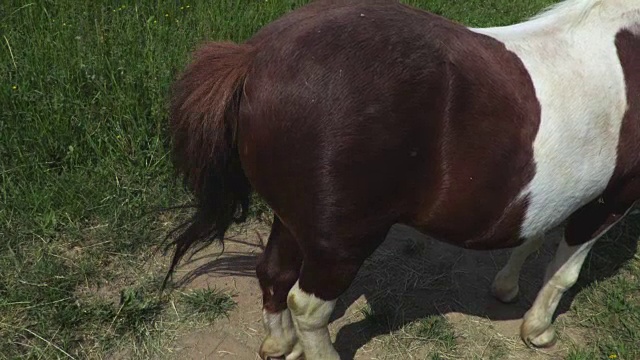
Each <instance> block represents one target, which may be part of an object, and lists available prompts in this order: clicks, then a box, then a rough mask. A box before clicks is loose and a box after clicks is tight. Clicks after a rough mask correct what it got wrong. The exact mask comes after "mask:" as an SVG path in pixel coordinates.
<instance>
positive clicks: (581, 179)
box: [471, 0, 640, 238]
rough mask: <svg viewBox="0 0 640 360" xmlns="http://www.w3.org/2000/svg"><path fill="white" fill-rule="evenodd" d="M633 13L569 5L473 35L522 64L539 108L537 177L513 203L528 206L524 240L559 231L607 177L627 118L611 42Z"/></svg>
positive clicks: (628, 7) (612, 1) (613, 6)
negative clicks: (498, 46) (501, 48)
mask: <svg viewBox="0 0 640 360" xmlns="http://www.w3.org/2000/svg"><path fill="white" fill-rule="evenodd" d="M639 9H640V2H637V1H622V0H606V1H604V0H569V1H565V2H564V3H561V4H560V5H558V6H557V7H556V8H555V9H552V10H550V11H549V12H547V13H545V14H543V15H541V16H538V17H536V18H535V19H533V20H531V21H528V22H524V23H521V24H517V25H513V26H505V27H495V28H484V29H481V28H472V29H471V30H472V31H475V32H477V33H481V34H485V35H488V36H491V37H493V38H495V39H497V40H498V41H501V42H502V43H504V44H505V46H506V48H507V49H508V50H510V51H512V52H513V53H515V54H516V55H517V56H518V57H519V58H520V60H521V61H522V62H523V64H524V66H525V68H526V69H527V70H528V72H529V75H530V76H531V79H532V81H533V86H534V88H535V92H536V95H537V97H538V100H539V102H540V106H541V119H540V127H539V130H538V134H537V136H536V138H535V141H534V144H533V150H534V162H535V165H536V173H535V176H534V178H533V179H532V180H531V182H530V183H529V184H528V185H527V186H526V187H525V188H524V189H523V191H522V192H521V193H520V196H519V198H522V197H525V196H528V198H529V207H528V209H527V212H526V215H525V219H524V222H523V224H522V227H521V235H522V237H524V238H532V237H534V236H537V235H539V234H543V233H545V232H546V231H548V230H549V229H551V228H553V227H555V226H556V225H558V224H559V223H560V222H562V221H563V220H564V219H566V218H567V217H568V216H569V215H570V214H571V213H573V212H574V211H576V210H577V209H578V208H580V207H581V206H583V205H585V204H586V203H588V202H589V201H591V200H593V199H594V198H596V197H597V196H598V195H600V194H601V193H602V191H603V190H604V189H605V187H606V186H607V184H608V182H609V180H610V178H611V176H612V175H613V172H614V169H615V166H616V157H617V147H618V141H619V136H620V129H621V126H622V120H623V117H624V114H625V112H626V110H627V96H626V88H625V81H624V74H623V70H622V66H621V64H620V60H619V58H618V55H617V49H616V46H615V37H616V34H617V33H618V32H619V31H620V30H621V29H622V28H625V27H630V26H634V25H633V24H637V23H638V22H640V16H638V19H635V18H634V17H633V16H630V14H633V13H634V12H637V11H638V10H639ZM616 11H617V13H618V16H614V14H616Z"/></svg>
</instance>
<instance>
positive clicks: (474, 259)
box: [332, 215, 640, 359]
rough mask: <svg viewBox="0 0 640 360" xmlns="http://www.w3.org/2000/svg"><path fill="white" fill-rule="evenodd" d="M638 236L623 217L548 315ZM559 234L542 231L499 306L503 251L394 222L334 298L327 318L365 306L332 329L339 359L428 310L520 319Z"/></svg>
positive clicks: (600, 275)
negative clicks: (514, 287) (495, 292)
mask: <svg viewBox="0 0 640 360" xmlns="http://www.w3.org/2000/svg"><path fill="white" fill-rule="evenodd" d="M639 237H640V221H638V217H637V216H636V215H631V216H628V217H627V218H626V219H625V220H623V221H622V222H621V223H620V224H618V225H617V226H616V227H614V228H613V229H611V230H610V231H609V233H608V234H607V235H606V236H605V237H603V238H602V239H600V240H599V241H598V242H597V243H596V245H595V246H594V248H593V250H592V251H591V253H590V255H589V257H588V258H587V260H586V261H585V264H584V266H583V268H582V271H581V274H580V278H579V280H578V283H577V284H576V285H574V286H573V287H572V288H571V289H570V290H569V291H567V292H566V293H565V295H564V296H563V298H562V301H561V302H560V305H559V306H558V310H557V311H556V317H557V316H558V315H560V314H563V313H565V312H566V311H567V310H569V309H570V307H571V304H572V303H573V300H574V298H575V296H576V295H577V294H578V293H579V292H580V291H581V290H582V289H584V288H585V287H587V286H589V285H590V284H591V283H593V282H594V281H601V280H604V279H607V278H609V277H612V276H614V275H616V274H617V273H618V271H619V269H620V267H621V266H622V265H624V263H625V262H626V261H628V260H630V259H632V258H633V257H634V255H635V253H636V249H637V239H638V238H639ZM560 239H561V229H558V230H556V231H555V232H553V233H551V234H549V236H548V239H547V242H546V243H545V245H544V246H543V248H542V249H541V250H540V251H539V252H538V253H535V254H533V255H531V257H530V258H529V260H528V261H527V263H526V264H525V266H524V267H523V270H522V273H521V278H520V294H519V298H518V300H517V301H516V302H515V303H513V304H503V303H501V302H499V301H498V300H496V299H495V298H493V297H492V296H491V294H490V285H491V281H492V280H493V277H494V276H495V274H496V273H497V271H498V270H499V269H500V267H501V266H502V265H504V264H505V263H506V260H507V258H508V256H509V253H510V251H509V250H500V251H490V252H487V251H484V252H482V251H470V250H464V249H460V248H457V247H454V246H451V245H447V244H444V243H442V242H437V241H435V240H432V239H430V238H426V237H424V236H423V235H421V234H419V233H418V232H417V231H415V230H413V229H411V228H409V227H405V226H401V225H397V226H395V227H394V228H393V229H392V230H391V231H390V233H389V235H388V236H387V239H386V240H385V242H384V243H383V244H382V245H381V246H380V248H379V249H378V250H377V251H376V252H375V253H374V254H373V255H372V256H371V258H370V259H369V260H368V261H367V262H366V263H365V265H364V266H363V268H362V269H361V270H360V272H359V274H358V276H357V278H356V280H355V281H354V282H353V284H352V286H351V287H350V288H349V290H348V291H347V292H346V293H345V294H343V295H342V296H341V297H340V299H339V301H338V303H337V306H336V310H335V311H334V314H333V316H332V321H335V320H337V319H339V318H341V317H342V316H343V315H344V314H345V312H346V310H347V309H348V308H349V307H350V306H351V305H352V304H354V302H355V301H357V300H358V299H359V298H361V297H364V298H366V301H367V305H366V306H367V307H368V308H367V309H366V311H365V313H366V314H367V315H366V316H364V318H363V319H362V320H360V321H358V322H353V323H349V324H346V325H345V326H343V327H342V328H340V330H339V331H338V334H337V337H336V341H335V347H336V349H337V350H338V352H339V353H340V357H341V358H342V359H353V357H354V355H355V353H356V351H357V350H358V349H360V348H361V347H362V346H364V345H365V344H367V343H369V342H370V341H371V339H373V338H374V337H375V336H378V335H381V334H387V333H389V332H391V331H395V330H398V329H400V328H402V327H403V326H405V325H407V324H409V323H411V322H413V321H417V320H420V319H424V318H426V317H428V316H430V315H435V314H446V313H449V312H459V313H463V314H466V315H473V316H478V317H482V318H487V319H489V320H514V319H520V318H522V316H523V315H524V313H525V312H526V311H527V310H528V309H529V307H530V306H531V304H532V303H533V300H534V299H535V297H536V295H537V292H538V290H539V289H540V287H541V285H542V280H543V279H542V277H543V274H544V272H545V268H546V266H547V264H548V263H549V261H551V259H552V258H553V255H554V253H555V249H556V247H557V244H558V242H559V241H560Z"/></svg>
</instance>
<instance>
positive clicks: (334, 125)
mask: <svg viewBox="0 0 640 360" xmlns="http://www.w3.org/2000/svg"><path fill="white" fill-rule="evenodd" d="M172 96H173V98H172V109H171V127H170V130H171V136H172V140H173V149H172V150H173V155H174V159H175V165H176V167H177V169H178V170H179V171H180V172H181V173H182V174H183V175H184V177H185V180H186V182H187V184H188V185H189V187H190V188H191V189H192V190H193V192H194V194H195V197H196V199H197V201H198V208H197V212H196V214H195V216H194V218H193V220H192V222H191V223H190V224H189V226H187V227H185V228H183V229H182V230H183V231H182V232H181V233H180V234H179V236H178V237H177V238H176V240H175V241H174V243H173V244H174V245H175V246H176V249H175V254H174V258H173V261H172V264H171V269H170V271H169V274H171V271H172V270H173V269H174V267H175V266H176V265H177V264H178V263H179V261H180V259H181V257H182V256H183V255H184V254H185V252H187V251H188V250H189V249H190V247H191V246H192V245H196V244H198V243H202V242H205V244H206V241H210V240H211V239H214V238H222V236H223V235H224V233H225V231H226V230H227V228H228V227H229V226H230V224H231V223H233V222H234V221H235V222H241V221H243V220H244V219H245V217H246V213H247V209H248V206H249V202H250V197H251V193H252V191H255V192H256V193H257V194H259V195H260V196H261V197H262V198H263V199H264V200H265V201H266V202H267V203H268V204H269V205H270V207H271V208H272V209H273V211H274V213H275V218H274V221H273V228H272V230H271V235H270V237H269V241H268V244H267V247H266V250H265V251H264V254H263V255H262V256H261V258H260V260H259V263H258V266H257V276H258V279H259V281H260V286H261V288H262V291H263V301H264V305H263V314H264V325H265V328H266V333H267V337H266V339H265V340H264V342H263V344H262V346H261V348H260V355H261V356H262V357H263V358H267V357H278V356H285V357H286V359H296V358H298V357H299V356H301V355H302V354H304V355H305V356H306V358H307V359H309V360H315V359H338V358H339V356H338V354H337V352H336V351H335V349H334V348H333V346H332V344H331V339H330V337H329V332H328V330H327V323H328V321H329V316H330V314H331V313H332V311H333V309H334V306H335V302H336V298H338V296H340V294H342V293H343V292H344V291H345V289H347V288H348V287H349V285H350V283H351V282H352V280H353V279H354V277H355V276H356V273H357V271H358V269H359V268H360V266H361V265H362V263H363V262H364V261H365V259H367V257H368V256H369V255H370V254H371V253H372V252H373V251H374V250H375V249H376V247H377V246H378V245H379V244H380V243H381V242H382V241H383V240H384V239H385V235H386V234H387V232H388V231H389V229H390V227H391V226H392V225H394V224H396V223H403V224H407V225H409V226H412V227H414V228H416V229H418V230H420V231H422V232H423V233H425V234H428V235H430V236H432V237H434V238H437V239H440V240H442V241H446V242H448V243H451V244H455V245H458V246H461V247H464V248H469V249H499V248H508V247H515V250H514V251H513V254H512V256H511V258H510V259H509V261H508V263H507V265H506V266H505V267H504V268H503V269H502V270H501V271H500V272H499V273H498V274H497V276H496V278H495V280H494V282H493V286H492V291H493V293H494V294H495V296H496V297H497V298H498V299H500V300H502V301H512V300H514V299H515V297H516V295H517V293H518V276H519V272H520V269H521V267H522V264H523V262H524V261H525V259H526V258H527V256H529V255H530V254H531V253H532V252H534V251H535V250H536V249H538V248H539V246H540V245H541V243H542V242H543V238H544V234H545V233H546V232H548V231H550V230H551V229H553V228H555V227H557V226H561V225H563V224H565V223H566V227H565V230H564V240H563V241H562V242H561V243H560V245H559V248H558V250H557V252H556V255H555V258H554V259H553V261H552V262H551V264H550V265H549V266H548V268H547V271H546V274H545V279H544V285H543V287H542V289H541V290H540V292H539V293H538V295H537V299H536V300H535V302H534V303H533V305H532V307H531V309H530V310H529V311H528V312H527V313H526V314H525V316H524V321H523V324H522V327H521V336H522V338H523V339H524V341H525V342H526V343H527V344H530V345H534V346H549V345H551V344H553V341H554V338H555V335H554V330H553V328H552V326H551V322H552V315H553V313H554V311H555V310H556V307H557V305H558V302H559V301H560V298H561V297H562V294H563V293H564V292H565V291H566V290H567V289H568V288H570V287H571V286H572V285H573V284H574V283H575V282H576V279H577V277H578V274H579V272H580V269H581V266H582V263H583V261H584V259H585V257H586V255H587V253H588V252H589V250H590V249H591V247H592V245H593V244H594V242H595V241H596V240H597V239H598V237H600V236H601V235H602V234H603V233H604V232H605V231H606V230H607V229H609V228H610V227H611V226H612V225H613V224H615V223H616V222H617V221H619V220H620V219H621V218H622V217H623V216H624V215H625V214H626V213H627V212H628V210H629V209H630V207H631V206H632V205H633V204H634V203H635V202H636V200H637V199H638V198H640V177H639V176H640V1H638V0H567V1H564V2H562V3H560V4H558V5H556V6H555V7H553V8H551V9H549V10H548V11H546V12H544V13H543V14H541V15H538V16H536V17H535V18H533V19H531V20H529V21H526V22H523V23H520V24H516V25H513V26H506V27H497V28H482V29H479V28H468V27H465V26H462V25H460V24H458V23H455V22H452V21H449V20H447V19H444V18H442V17H439V16H436V15H433V14H430V13H428V12H424V11H421V10H418V9H415V8H412V7H409V6H406V5H403V4H400V3H399V2H397V1H393V0H318V1H315V2H313V3H311V4H309V5H307V6H304V7H302V8H299V9H297V10H295V11H293V12H291V13H289V14H287V15H285V16H284V17H282V18H280V19H279V20H277V21H275V22H273V23H271V24H269V25H267V26H265V27H264V28H263V29H262V30H260V31H259V32H258V33H257V34H256V35H255V36H254V37H253V38H251V39H250V40H248V41H247V42H246V43H243V44H234V43H228V42H225V43H222V42H214V43H209V44H207V45H205V46H204V47H202V48H200V49H199V50H198V51H197V52H195V56H194V59H193V62H192V63H191V64H190V65H189V66H188V67H187V68H186V70H185V72H184V73H183V74H182V76H181V78H180V79H178V80H177V82H176V83H175V86H174V88H173V94H172Z"/></svg>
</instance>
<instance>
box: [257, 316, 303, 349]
mask: <svg viewBox="0 0 640 360" xmlns="http://www.w3.org/2000/svg"><path fill="white" fill-rule="evenodd" d="M262 323H263V324H264V329H265V332H266V333H267V336H266V337H265V339H264V341H263V342H262V345H261V346H260V357H261V358H263V359H266V358H267V357H279V356H284V355H287V354H289V353H291V352H292V350H293V348H294V346H295V345H296V342H297V340H298V339H297V337H296V329H295V327H294V326H293V319H292V318H291V312H290V311H289V309H285V310H283V311H281V312H279V313H270V312H268V311H266V310H262Z"/></svg>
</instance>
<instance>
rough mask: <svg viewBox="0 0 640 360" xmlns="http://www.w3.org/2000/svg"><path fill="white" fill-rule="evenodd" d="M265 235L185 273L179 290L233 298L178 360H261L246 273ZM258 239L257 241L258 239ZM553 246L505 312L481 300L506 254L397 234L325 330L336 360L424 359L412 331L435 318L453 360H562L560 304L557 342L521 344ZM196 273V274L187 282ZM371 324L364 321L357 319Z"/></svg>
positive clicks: (256, 307)
mask: <svg viewBox="0 0 640 360" xmlns="http://www.w3.org/2000/svg"><path fill="white" fill-rule="evenodd" d="M268 230H269V229H268V228H267V227H266V226H254V227H252V228H251V230H248V231H245V232H244V233H243V234H238V235H235V236H230V239H229V240H228V241H227V243H226V247H225V252H224V255H223V256H221V257H218V258H216V256H217V255H218V253H219V250H220V249H219V248H215V247H214V248H211V249H208V250H207V252H203V254H199V255H198V257H199V259H197V260H196V261H194V262H193V263H191V264H189V265H187V266H183V268H182V269H181V271H180V272H179V274H178V276H177V278H180V276H184V275H185V273H188V272H191V274H190V275H187V276H185V277H184V279H185V280H186V283H185V287H187V288H200V287H207V286H210V287H217V288H219V289H224V290H229V291H232V292H234V293H235V295H236V296H235V297H234V299H235V300H236V301H237V303H238V307H237V309H236V310H234V311H233V312H232V313H231V314H230V316H229V319H222V320H218V321H217V323H216V324H215V325H214V326H212V327H210V328H206V329H200V330H197V331H194V332H192V333H189V334H185V335H184V336H182V337H181V338H180V339H179V341H178V343H177V350H178V351H177V352H176V357H175V358H179V359H259V358H258V356H257V354H256V351H257V349H258V347H259V345H260V342H261V340H262V336H263V328H262V323H261V293H260V289H259V286H258V282H257V280H256V278H255V273H254V266H255V265H254V264H255V261H256V257H257V255H258V254H259V253H260V252H261V251H262V250H261V245H260V243H261V240H260V237H262V239H264V240H265V241H266V239H267V235H268ZM259 235H260V236H259ZM556 243H557V237H551V238H550V239H549V241H548V243H547V245H546V246H545V248H543V250H542V251H541V252H540V253H539V254H537V255H533V256H532V258H531V259H530V261H529V262H528V263H527V264H526V265H525V268H524V270H523V277H522V279H521V285H520V286H521V293H520V298H519V300H518V302H516V303H515V304H511V305H505V304H502V303H500V302H498V301H497V300H495V299H494V298H493V297H491V296H490V294H489V285H490V283H491V280H492V278H493V276H494V275H495V273H496V272H497V271H498V269H499V266H500V265H502V264H504V262H505V261H506V256H507V255H508V252H505V251H493V252H476V251H466V250H462V249H459V248H455V247H452V246H449V245H446V244H443V243H440V242H436V241H434V240H431V239H428V238H425V237H424V236H422V235H420V234H419V233H417V232H415V231H414V230H412V229H410V228H407V227H403V226H397V227H394V229H392V231H391V232H390V234H389V236H388V238H387V240H386V241H385V242H384V244H383V245H382V246H381V247H380V248H379V249H378V250H377V251H376V252H375V253H374V255H373V256H372V257H371V258H370V259H369V260H368V261H367V263H366V264H365V266H363V268H362V269H361V271H360V273H359V275H358V277H357V278H356V280H355V282H354V283H353V284H352V286H351V288H350V289H349V290H348V291H347V292H346V293H345V294H344V295H343V296H342V297H341V298H340V299H339V301H338V305H337V308H336V311H335V312H334V315H333V317H332V323H331V324H330V330H331V334H332V337H333V339H334V343H335V346H336V348H337V349H338V351H339V352H340V354H341V357H342V358H343V359H431V358H432V357H431V356H432V355H431V354H432V351H433V349H434V347H433V346H434V345H433V344H430V343H429V342H424V341H423V342H417V343H416V342H415V341H411V334H410V330H409V329H410V327H411V324H412V323H415V322H416V321H420V320H421V319H424V318H427V317H429V316H431V315H437V314H443V315H444V316H445V317H446V318H447V320H448V323H449V324H450V325H451V326H452V329H453V333H454V334H455V347H454V348H453V349H452V350H451V352H450V353H447V352H446V351H445V352H444V353H443V352H442V351H441V350H440V351H439V354H440V358H451V359H461V358H462V359H525V358H526V359H530V360H534V359H560V358H563V357H564V356H563V355H564V354H565V353H566V351H567V348H568V347H569V346H570V345H571V344H575V343H580V342H581V340H580V339H581V336H580V333H579V331H578V330H577V329H572V328H569V327H567V326H564V324H565V321H563V318H564V317H566V316H567V315H565V312H566V311H567V309H568V307H569V305H570V304H571V298H570V296H568V297H567V298H566V299H564V301H563V302H562V303H561V305H560V311H559V314H560V316H559V318H558V319H557V320H556V324H557V330H558V333H559V334H560V338H559V341H558V343H557V344H556V346H555V347H553V348H552V349H550V350H545V351H541V350H530V349H527V348H526V347H525V346H524V344H523V343H522V342H521V341H520V337H519V326H520V323H521V317H522V315H523V314H524V312H525V311H526V310H527V309H528V307H529V306H530V304H531V303H532V301H533V299H534V297H535V294H536V292H537V290H538V288H539V286H540V283H541V278H542V275H543V273H544V266H545V264H546V263H547V262H548V261H549V259H550V257H551V255H552V250H553V249H554V248H555V244H556ZM194 271H195V273H194ZM367 307H368V309H370V310H369V312H373V313H374V314H377V316H376V317H375V318H374V320H373V321H372V317H370V316H369V317H367V316H365V315H364V314H363V313H365V312H366V311H365V312H363V311H362V310H363V309H365V308H367Z"/></svg>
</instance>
